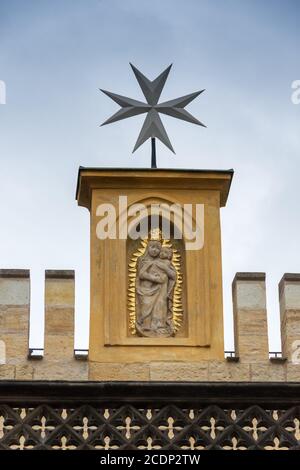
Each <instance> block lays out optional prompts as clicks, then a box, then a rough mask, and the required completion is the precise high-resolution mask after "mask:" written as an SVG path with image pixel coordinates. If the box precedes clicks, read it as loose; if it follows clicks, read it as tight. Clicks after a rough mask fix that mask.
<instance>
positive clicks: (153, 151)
mask: <svg viewBox="0 0 300 470" xmlns="http://www.w3.org/2000/svg"><path fill="white" fill-rule="evenodd" d="M151 168H157V166H156V145H155V137H151Z"/></svg>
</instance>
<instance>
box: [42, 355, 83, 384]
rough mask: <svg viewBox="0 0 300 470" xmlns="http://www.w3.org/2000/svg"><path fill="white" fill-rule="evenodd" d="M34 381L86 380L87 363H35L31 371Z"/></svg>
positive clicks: (70, 361) (74, 361) (44, 361)
mask: <svg viewBox="0 0 300 470" xmlns="http://www.w3.org/2000/svg"><path fill="white" fill-rule="evenodd" d="M33 378H34V380H70V381H85V380H88V363H87V362H83V361H76V360H75V359H73V360H72V359H71V360H69V361H67V360H65V361H60V362H52V361H49V360H47V359H43V360H42V361H39V362H36V363H35V365H34V371H33Z"/></svg>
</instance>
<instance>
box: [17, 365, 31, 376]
mask: <svg viewBox="0 0 300 470" xmlns="http://www.w3.org/2000/svg"><path fill="white" fill-rule="evenodd" d="M15 379H16V380H32V379H33V366H32V365H29V364H25V365H16V370H15Z"/></svg>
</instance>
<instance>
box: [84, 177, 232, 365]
mask: <svg viewBox="0 0 300 470" xmlns="http://www.w3.org/2000/svg"><path fill="white" fill-rule="evenodd" d="M231 179H232V171H182V170H155V171H152V170H105V169H101V170H90V169H81V170H80V174H79V182H78V192H77V200H78V204H79V205H83V206H85V207H87V208H88V209H89V210H90V213H91V315H90V346H89V359H90V361H92V362H101V363H103V362H108V363H115V362H118V363H123V362H126V363H147V362H149V361H159V362H161V361H170V362H173V361H188V362H193V361H202V360H217V359H222V358H223V354H224V345H223V311H222V263H221V234H220V207H221V206H224V205H225V203H226V199H227V195H228V192H229V188H230V183H231ZM124 195H126V197H127V205H128V207H130V206H132V205H133V204H140V203H142V204H144V205H145V206H146V207H147V208H149V210H150V208H151V205H153V204H168V205H173V204H177V205H180V206H181V207H183V206H184V205H185V204H192V206H193V207H195V206H196V204H198V205H200V204H201V205H203V207H204V245H203V248H201V249H198V250H185V253H184V254H185V267H184V268H185V269H184V271H185V272H184V273H183V281H184V285H185V296H186V314H185V319H184V322H185V333H184V334H178V335H176V336H175V337H169V338H145V337H138V336H132V335H131V334H130V332H128V315H127V286H128V256H127V250H126V249H127V243H128V240H127V239H125V238H124V239H120V238H119V237H118V233H119V228H118V227H116V229H115V230H114V229H112V230H111V231H112V233H113V232H114V233H117V236H116V238H115V239H111V238H106V239H104V240H103V239H99V237H98V236H97V224H98V223H99V217H98V216H97V213H98V208H99V206H101V205H104V204H112V205H113V207H114V208H115V212H116V214H117V217H119V218H121V217H122V214H120V213H119V197H120V196H124ZM125 217H126V215H125ZM127 217H128V221H127V222H128V224H129V223H130V219H129V216H127ZM116 225H117V224H116ZM184 244H185V245H186V244H187V240H184Z"/></svg>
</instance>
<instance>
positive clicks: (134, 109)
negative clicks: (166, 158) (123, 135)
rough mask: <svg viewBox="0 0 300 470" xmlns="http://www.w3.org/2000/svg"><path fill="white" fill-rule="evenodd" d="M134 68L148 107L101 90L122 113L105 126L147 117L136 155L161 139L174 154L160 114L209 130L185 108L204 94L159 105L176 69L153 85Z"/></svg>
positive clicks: (165, 74) (162, 75)
mask: <svg viewBox="0 0 300 470" xmlns="http://www.w3.org/2000/svg"><path fill="white" fill-rule="evenodd" d="M130 65H131V68H132V70H133V72H134V74H135V76H136V79H137V81H138V82H139V85H140V87H141V89H142V92H143V94H144V96H145V98H146V101H147V103H143V102H142V101H138V100H134V99H131V98H127V97H126V96H121V95H117V94H115V93H111V92H110V91H106V90H101V91H102V92H103V93H105V94H106V95H107V96H109V97H110V98H111V99H112V100H113V101H115V102H116V103H117V104H118V105H119V106H120V107H121V109H119V111H117V112H116V113H115V114H114V115H113V116H111V117H110V118H109V119H107V121H105V122H104V123H103V124H101V125H102V126H104V125H105V124H110V123H112V122H116V121H120V120H121V119H126V118H128V117H132V116H136V115H138V114H143V113H147V116H146V118H145V121H144V124H143V127H142V129H141V132H140V134H139V136H138V139H137V141H136V144H135V146H134V149H133V152H135V151H136V150H137V149H138V148H139V147H140V146H141V145H142V144H143V143H144V142H145V141H146V140H148V139H150V138H152V137H157V138H158V139H159V140H160V141H161V142H162V143H163V144H165V145H166V146H167V147H168V148H169V149H170V150H171V151H172V152H173V153H175V152H174V149H173V147H172V144H171V142H170V139H169V137H168V135H167V132H166V130H165V128H164V125H163V123H162V121H161V119H160V116H159V113H162V114H167V115H168V116H172V117H175V118H178V119H182V120H183V121H188V122H192V123H193V124H198V125H200V126H203V127H206V126H205V125H204V124H203V123H202V122H200V121H198V119H196V118H195V117H194V116H192V115H191V114H190V113H189V112H188V111H186V110H185V109H184V108H185V107H186V106H187V105H188V104H189V103H190V102H191V101H193V100H194V99H195V98H196V97H197V96H198V95H200V93H202V92H203V91H204V90H201V91H196V92H195V93H191V94H189V95H185V96H181V97H180V98H176V99H174V100H170V101H165V102H164V103H160V104H158V100H159V98H160V95H161V92H162V90H163V87H164V85H165V83H166V80H167V77H168V75H169V72H170V69H171V67H172V65H170V66H169V67H168V68H167V69H166V70H165V71H164V72H162V73H161V74H160V75H159V76H158V77H157V78H156V79H155V80H153V81H151V80H149V79H148V78H147V77H145V75H143V74H142V73H141V72H140V71H139V70H138V69H137V68H136V67H134V65H132V64H130Z"/></svg>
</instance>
